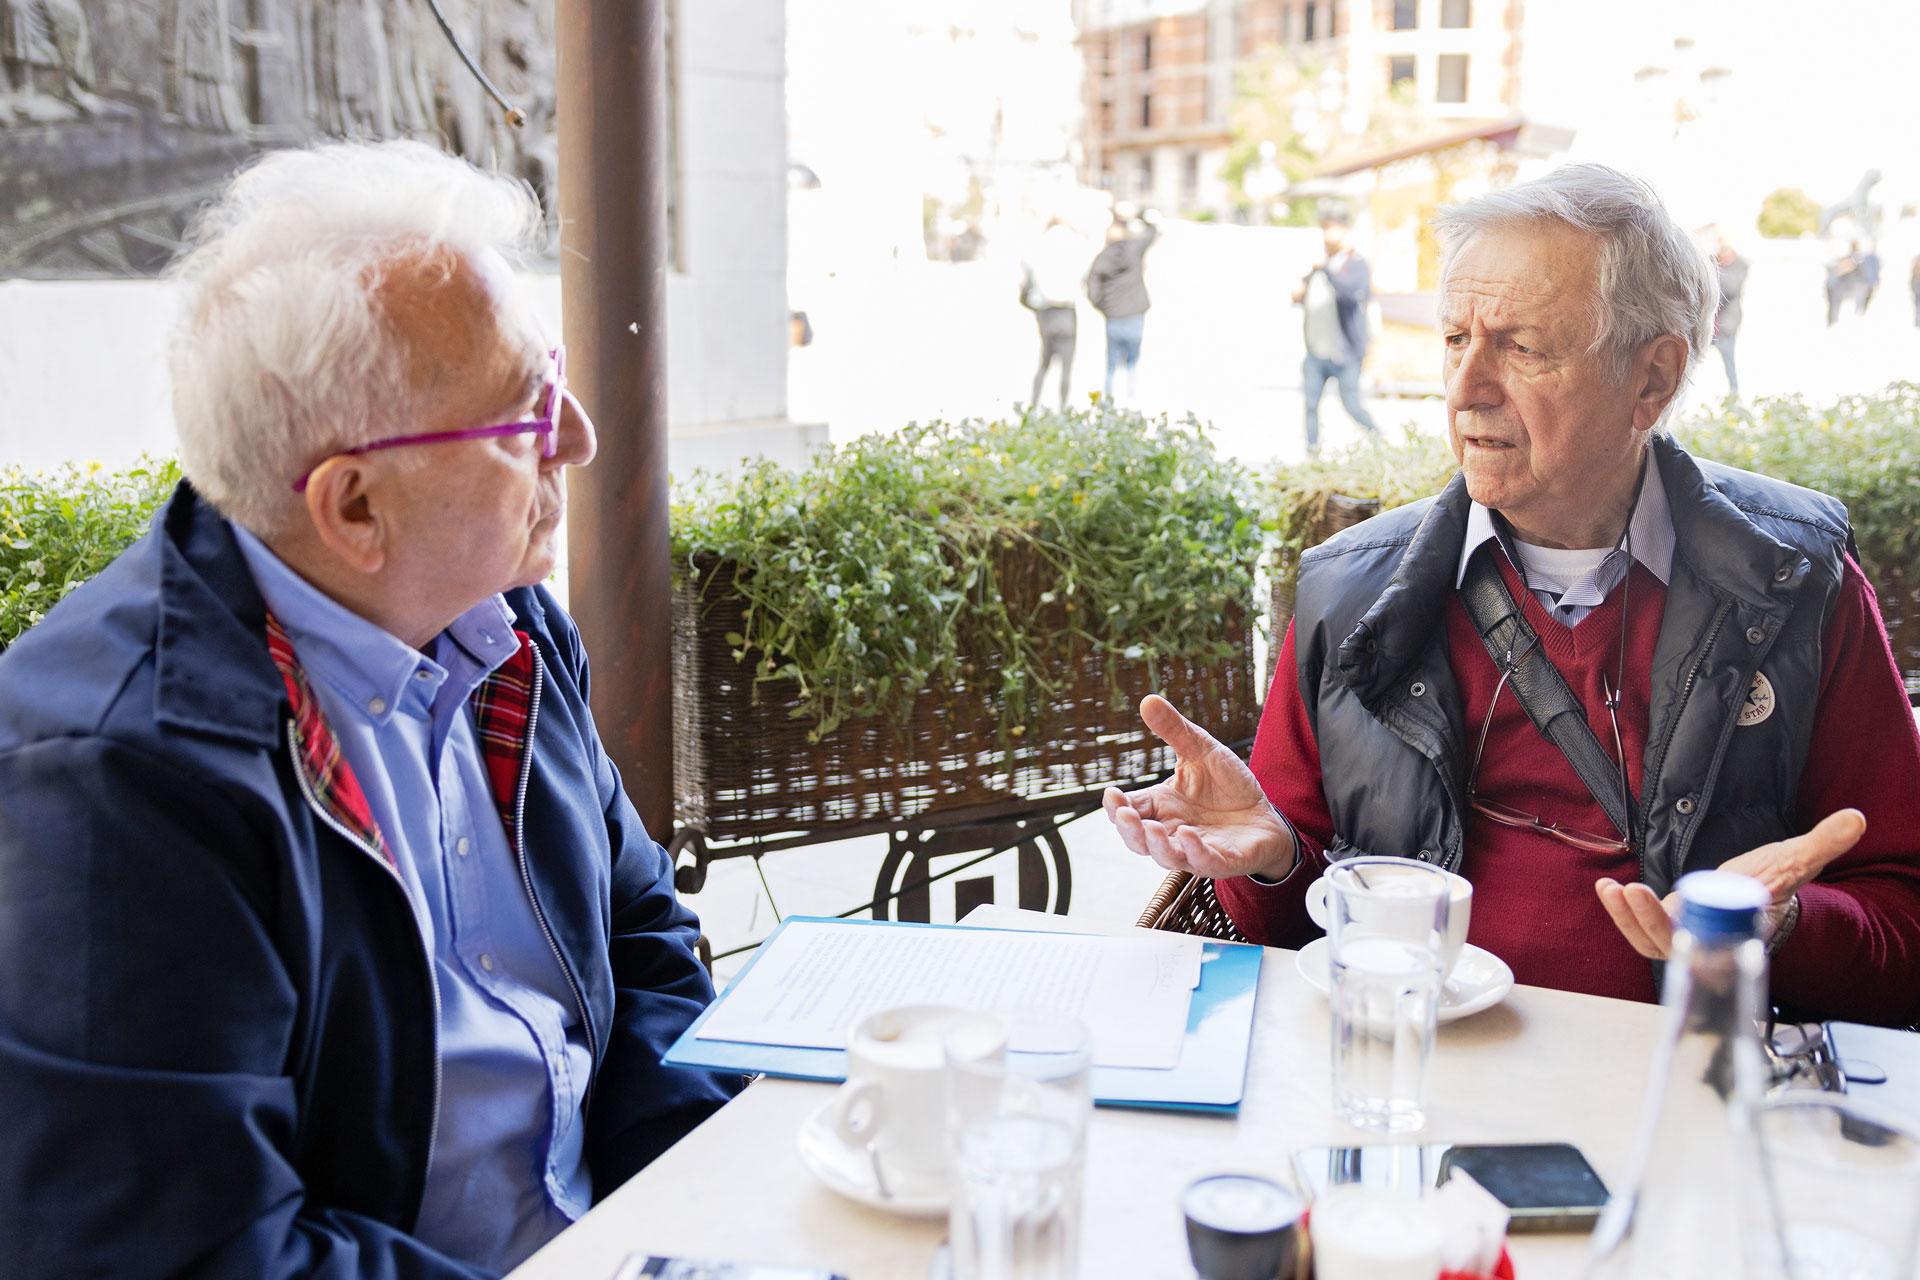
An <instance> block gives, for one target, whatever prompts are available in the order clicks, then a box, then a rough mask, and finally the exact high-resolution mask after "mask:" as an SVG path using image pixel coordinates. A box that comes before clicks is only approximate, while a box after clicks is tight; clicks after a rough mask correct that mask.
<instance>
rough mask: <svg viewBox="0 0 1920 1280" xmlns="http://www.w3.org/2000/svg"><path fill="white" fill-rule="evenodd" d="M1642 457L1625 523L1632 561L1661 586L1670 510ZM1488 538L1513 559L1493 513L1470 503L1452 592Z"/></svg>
mask: <svg viewBox="0 0 1920 1280" xmlns="http://www.w3.org/2000/svg"><path fill="white" fill-rule="evenodd" d="M1645 458H1646V461H1645V463H1644V465H1643V466H1642V468H1641V473H1640V497H1639V500H1638V501H1636V502H1635V503H1634V505H1633V519H1632V520H1631V521H1630V522H1629V523H1628V528H1629V529H1631V531H1632V533H1633V536H1632V537H1631V538H1629V539H1628V542H1629V544H1630V545H1631V546H1632V549H1633V558H1634V559H1635V560H1638V561H1639V562H1640V563H1641V564H1643V565H1645V566H1646V568H1647V572H1649V573H1651V574H1652V575H1653V576H1654V577H1656V578H1658V579H1660V581H1661V583H1662V584H1663V585H1664V584H1665V583H1666V582H1667V581H1668V580H1669V579H1670V578H1671V577H1672V576H1673V547H1674V534H1673V509H1672V508H1671V507H1670V506H1668V505H1667V488H1666V486H1665V485H1664V484H1662V483H1661V482H1660V467H1659V465H1658V464H1657V463H1656V462H1655V461H1654V458H1653V452H1652V450H1648V451H1647V453H1646V455H1645ZM1489 538H1491V539H1494V540H1496V541H1500V542H1501V549H1502V550H1504V551H1506V552H1507V558H1508V559H1509V560H1512V559H1514V556H1513V551H1512V549H1511V548H1510V547H1507V546H1506V544H1505V542H1504V540H1502V539H1501V534H1500V529H1499V526H1497V525H1496V524H1495V523H1494V520H1493V512H1492V511H1491V510H1489V509H1488V508H1487V507H1484V506H1482V505H1481V504H1480V503H1478V502H1475V503H1472V504H1471V505H1470V506H1469V507H1468V509H1467V536H1466V541H1465V542H1464V543H1462V544H1461V547H1460V563H1459V566H1458V568H1457V569H1456V570H1455V571H1454V575H1453V585H1454V588H1455V589H1456V590H1457V589H1458V588H1459V586H1460V584H1461V583H1463V582H1465V581H1466V580H1467V562H1468V561H1470V560H1472V559H1473V553H1474V552H1476V551H1478V550H1479V549H1480V547H1481V544H1482V543H1484V542H1486V541H1487V540H1488V539H1489Z"/></svg>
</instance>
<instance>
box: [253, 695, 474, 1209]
mask: <svg viewBox="0 0 1920 1280" xmlns="http://www.w3.org/2000/svg"><path fill="white" fill-rule="evenodd" d="M287 749H288V751H289V752H290V753H291V754H292V756H293V776H294V777H295V778H297V779H299V782H300V794H301V796H302V797H303V798H304V799H305V800H306V802H307V807H308V808H309V809H311V810H313V811H314V813H315V814H317V815H318V816H319V818H320V820H321V821H322V822H324V823H326V824H327V825H328V826H329V827H331V828H333V830H334V831H335V832H337V833H338V834H339V835H340V837H341V838H342V839H344V840H345V841H346V842H347V843H348V844H350V845H352V846H353V847H354V848H356V849H358V850H360V851H361V852H362V853H364V854H366V855H367V857H369V858H371V859H372V860H373V861H374V863H375V864H376V865H378V866H379V868H380V869H381V870H382V871H384V872H386V873H387V874H388V875H389V876H391V877H393V883H394V884H395V886H397V887H398V888H399V890H400V897H401V899H402V900H403V901H404V902H405V903H406V906H407V914H408V915H409V916H411V915H412V914H413V898H412V897H411V895H409V894H408V893H407V884H406V881H404V880H402V879H401V878H400V873H399V872H398V871H397V870H395V869H394V867H393V865H392V864H391V863H389V862H388V861H387V860H386V859H385V858H383V857H381V856H380V851H379V850H378V849H376V848H374V847H373V846H372V845H369V844H368V843H367V842H366V841H365V840H362V839H361V838H360V837H359V836H357V835H355V834H354V833H353V832H351V831H349V830H347V829H346V827H344V826H342V825H341V824H340V822H339V821H338V820H337V819H336V818H335V817H334V816H333V815H332V814H331V813H328V812H327V809H326V806H325V805H323V804H321V803H320V799H319V797H318V796H317V795H315V794H314V790H313V782H312V780H311V779H310V778H308V777H307V766H306V761H305V760H304V759H303V758H302V757H301V754H300V741H299V730H298V726H296V725H295V724H294V722H293V721H292V720H288V721H287ZM419 932H420V928H419V924H418V922H415V925H414V934H415V936H418V935H419ZM420 955H421V958H422V960H423V961H424V962H425V964H426V969H427V990H428V991H430V992H431V993H432V995H433V1031H432V1046H433V1111H432V1113H431V1114H432V1122H431V1125H430V1127H429V1128H428V1130H427V1163H426V1165H425V1167H424V1169H423V1170H422V1173H421V1185H422V1186H423V1187H424V1186H425V1185H426V1176H427V1174H429V1173H431V1172H432V1170H433V1153H434V1146H435V1144H436V1143H437V1141H438V1139H439V1137H440V979H439V978H438V977H437V976H436V975H435V974H434V971H433V957H432V956H430V955H428V954H427V947H426V939H425V938H421V939H420Z"/></svg>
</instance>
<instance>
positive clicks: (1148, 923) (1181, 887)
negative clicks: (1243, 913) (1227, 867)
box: [1140, 871, 1247, 942]
mask: <svg viewBox="0 0 1920 1280" xmlns="http://www.w3.org/2000/svg"><path fill="white" fill-rule="evenodd" d="M1140 927H1141V928H1143V929H1164V930H1166V931H1167V932H1168V933H1191V934H1196V935H1198V936H1199V937H1202V938H1219V939H1220V940H1221V941H1223V942H1245V941H1246V940H1247V937H1246V935H1245V934H1243V933H1241V932H1240V931H1239V930H1238V929H1236V928H1234V926H1233V920H1232V919H1231V918H1230V917H1228V915H1227V912H1226V908H1225V907H1222V906H1221V905H1220V899H1219V898H1217V897H1215V896H1214V893H1213V881H1211V880H1209V879H1207V878H1206V877H1205V876H1196V875H1194V874H1193V873H1192V872H1191V871H1169V872H1168V873H1167V878H1166V879H1165V880H1162V881H1161V882H1160V887H1159V888H1158V889H1156V890H1155V891H1154V894H1153V897H1152V898H1151V899H1150V900H1149V901H1148V902H1147V909H1146V910H1145V911H1142V912H1141V913H1140Z"/></svg>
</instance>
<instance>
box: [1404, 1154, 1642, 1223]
mask: <svg viewBox="0 0 1920 1280" xmlns="http://www.w3.org/2000/svg"><path fill="white" fill-rule="evenodd" d="M1455 1169H1464V1170H1466V1172H1467V1173H1468V1174H1469V1175H1471V1176H1472V1178H1473V1180H1474V1181H1475V1182H1477V1183H1479V1184H1480V1185H1481V1186H1483V1187H1485V1188H1486V1189H1487V1190H1488V1191H1489V1192H1491V1193H1492V1195H1493V1197H1494V1199H1496V1200H1498V1201H1499V1202H1500V1203H1501V1204H1504V1205H1506V1206H1507V1208H1508V1209H1509V1210H1510V1211H1511V1212H1512V1214H1513V1220H1512V1221H1511V1222H1509V1223H1508V1224H1507V1230H1508V1232H1509V1233H1514V1232H1523V1231H1591V1230H1593V1224H1594V1222H1595V1220H1597V1219H1598V1218H1599V1217H1600V1210H1601V1208H1602V1206H1604V1205H1605V1204H1606V1203H1607V1184H1606V1183H1604V1182H1602V1181H1600V1175H1599V1174H1597V1173H1595V1172H1594V1171H1593V1166H1592V1165H1590V1164H1588V1163H1587V1158H1586V1157H1585V1156H1583V1155H1581V1154H1580V1149H1579V1148H1578V1147H1575V1146H1573V1145H1572V1144H1570V1143H1565V1142H1530V1143H1517V1144H1511V1145H1497V1146H1471V1145H1460V1146H1453V1147H1449V1148H1448V1149H1447V1152H1446V1154H1445V1155H1443V1156H1441V1157H1440V1181H1441V1182H1445V1181H1446V1180H1447V1179H1448V1178H1449V1177H1451V1176H1453V1171H1454V1170H1455Z"/></svg>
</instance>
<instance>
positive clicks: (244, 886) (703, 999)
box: [0, 144, 739, 1277]
mask: <svg viewBox="0 0 1920 1280" xmlns="http://www.w3.org/2000/svg"><path fill="white" fill-rule="evenodd" d="M537 225H538V211H537V209H536V208H535V206H534V203H533V201H532V198H531V196H530V195H529V194H528V193H527V192H526V191H525V190H524V188H522V187H519V186H517V185H515V184H512V183H508V182H506V181H504V180H501V179H498V178H493V177H489V176H487V175H484V174H482V173H480V172H479V171H477V170H474V169H472V168H470V167H469V166H467V165H465V164H462V163H461V162H459V161H455V160H451V159H449V158H447V157H445V156H442V155H440V154H438V153H436V152H432V151H430V150H428V149H426V148H423V147H418V146H414V145H412V144H390V145H386V146H380V147H361V146H334V147H326V148H321V149H318V150H314V151H307V152H283V153H279V154H276V155H274V156H272V157H270V158H268V159H266V160H264V161H262V162H261V163H259V164H258V165H256V166H255V167H253V168H252V169H250V170H248V171H247V172H245V173H243V174H242V175H241V176H240V177H239V178H238V179H236V180H235V182H234V183H233V185H232V187H231V189H230V190H229V191H228V192H227V193H226V194H225V195H224V196H223V197H222V198H221V199H220V200H219V201H218V202H217V203H216V204H215V205H214V206H213V208H212V209H211V210H210V211H209V213H208V214H207V216H206V218H205V219H204V221H203V223H202V225H201V227H200V229H199V232H198V240H197V243H196V245H195V247H194V248H193V249H192V251H191V252H190V253H189V254H188V255H187V256H186V257H185V259H184V260H183V261H182V263H181V264H180V266H179V267H178V269H177V278H178V279H179V281H180V283H181V285H182V289H183V309H182V315H181V318H180V321H179V324H178V328H177V330H176V334H175V340H174V344H173V380H174V388H175V410H176V418H177V425H178V429H179V434H180V447H181V462H182V466H183V469H184V470H185V472H186V475H187V477H188V481H187V482H186V483H184V484H182V485H181V487H180V489H179V491H178V492H177V493H176V494H175V495H174V497H173V498H172V500H171V501H170V502H169V503H168V504H167V505H166V507H165V508H164V509H163V510H162V511H161V513H160V515H159V517H158V518H157V519H156V521H155V523H154V526H153V528H152V530H151V531H150V532H149V533H148V534H147V536H146V537H145V538H144V539H142V540H141V541H140V542H139V543H138V544H136V545H135V546H134V547H133V548H131V549H130V550H128V551H127V553H126V554H125V555H123V556H121V557H120V559H119V560H117V561H116V562H115V563H114V564H113V565H112V566H111V567H110V568H109V569H108V570H107V571H106V572H105V573H103V574H102V575H100V577H99V578H97V579H95V580H94V581H93V582H91V583H89V584H87V585H86V586H84V587H82V588H81V589H80V590H78V591H76V592H75V593H74V594H73V595H72V596H70V597H69V598H68V599H67V600H65V601H63V602H62V603H61V605H60V606H59V607H58V608H56V609H55V610H53V611H52V612H51V613H50V614H49V615H48V617H47V618H46V620H45V621H43V622H42V623H41V624H39V625H38V626H36V627H35V628H34V629H33V630H31V631H30V632H28V633H27V634H26V635H25V636H24V637H22V639H21V640H20V641H19V642H18V643H17V644H16V645H15V646H14V647H13V648H12V649H11V650H10V651H9V652H7V653H6V654H5V655H4V656H0V1114H4V1115H5V1116H6V1117H7V1120H6V1123H5V1124H4V1125H0V1240H5V1241H6V1242H7V1244H6V1246H5V1249H6V1252H7V1255H8V1262H7V1273H8V1275H10V1276H19V1277H41V1276H55V1275H61V1276H65V1275H78V1274H88V1275H94V1274H98V1275H125V1276H132V1275H168V1276H199V1275H205V1276H213V1275H234V1276H240V1275H244V1276H250V1277H252V1276H258V1277H292V1276H329V1277H400V1276H408V1277H441V1276H444V1277H455V1276H459V1277H473V1276H485V1275H496V1274H499V1273H500V1272H503V1271H505V1270H507V1269H509V1268H510V1267H512V1266H514V1265H515V1264H516V1263H518V1262H519V1261H520V1260H521V1259H523V1258H525V1257H526V1256H527V1255H528V1254H530V1253H532V1252H533V1251H534V1250H535V1249H537V1248H538V1247H539V1246H540V1245H541V1244H543V1243H545V1242H546V1241H547V1240H548V1239H550V1238H552V1237H553V1236H554V1235H555V1234H557V1233H558V1232H559V1231H560V1230H562V1229H563V1228H564V1227H565V1226H566V1225H567V1224H568V1223H570V1222H572V1221H573V1220H574V1219H576V1218H578V1217H579V1216H580V1215H581V1214H583V1213H585V1212H586V1211H587V1209H588V1208H589V1207H590V1206H591V1205H592V1203H593V1202H594V1201H595V1200H596V1199H597V1198H599V1197H602V1196H605V1195H606V1194H608V1193H609V1192H611V1191H613V1190H614V1189H615V1188H616V1187H618V1186H619V1185H620V1183H621V1182H622V1181H624V1180H625V1179H626V1178H627V1177H628V1176H629V1175H630V1174H632V1173H633V1172H634V1171H636V1170H637V1169H639V1168H640V1167H641V1166H643V1165H644V1164H646V1163H647V1162H648V1161H649V1160H651V1159H652V1158H653V1157H654V1156H655V1155H657V1154H658V1153H659V1152H661V1151H663V1150H664V1149H665V1148H666V1147H667V1146H669V1145H670V1144H671V1143H673V1142H674V1141H675V1140H677V1139H678V1138H679V1137H680V1136H681V1135H683V1134H684V1133H686V1132H687V1131H688V1130H689V1129H690V1128H692V1127H693V1126H694V1125H696V1124H698V1123H699V1122H700V1120H701V1119H703V1118H704V1117H705V1116H707V1115H708V1114H710V1113H711V1112H712V1111H713V1110H714V1109H715V1108H716V1107H718V1106H719V1105H721V1104H722V1103H723V1102H724V1101H725V1100H726V1099H727V1098H728V1097H729V1096H730V1095H731V1093H732V1092H733V1091H734V1090H735V1089H736V1088H737V1087H738V1085H739V1080H738V1078H737V1077H732V1076H725V1075H712V1074H708V1073H704V1072H696V1071H683V1070H678V1069H674V1068H669V1067H665V1066H664V1065H663V1064H662V1063H661V1061H660V1058H661V1055H662V1053H663V1051H664V1050H665V1048H666V1047H667V1046H668V1045H669V1044H671V1043H672V1041H673V1040H674V1039H675V1038H676V1037H677V1036H678V1035H679V1034H680V1033H681V1032H682V1031H683V1030H684V1029H685V1028H686V1027H687V1025H688V1024H689V1023H690V1022H691V1021H692V1020H693V1018H694V1017H695V1016H696V1015H697V1014H698V1013H699V1012H700V1010H701V1009H702V1008H703V1007H704V1006H705V1005H706V1004H707V1003H708V1002H709V1001H710V1000H711V999H712V996H713V990H712V987H711V985H710V984H709V981H708V978H707V975H706V973H705V971H704V970H703V969H702V968H701V966H700V964H699V962H698V960H697V959H696V957H695V954H694V944H695V941H696V939H697V935H698V924H697V922H696V920H695V919H694V917H693V915H692V914H691V913H690V912H689V911H687V910H686V909H685V908H684V907H682V906H681V905H680V904H679V903H678V902H677V901H676V900H675V897H674V893H673V889H672V881H671V867H670V863H669V860H668V859H667V857H666V855H665V853H664V852H663V851H662V849H661V848H660V846H659V845H658V844H656V843H655V842H654V841H653V839H652V838H650V836H649V835H648V833H647V832H646V831H645V830H644V829H643V828H642V826H641V824H640V821H639V818H638V816H637V815H636V814H635V812H634V810H633V807H632V806H631V804H630V803H629V802H628V800H627V798H626V795H625V793H624V792H623V790H622V788H621V785H620V778H619V775H618V774H617V773H616V772H615V770H614V768H613V765H612V764H611V763H610V762H609V760H608V759H607V755H606V753H605V751H604V750H603V749H602V747H601V743H600V739H599V736H598V734H597V732H596V731H595V728H594V725H593V720H592V717H591V715H590V714H589V711H588V706H587V697H586V688H587V665H586V655H585V654H584V653H583V652H582V650H581V647H580V640H579V636H578V634H577V633H576V631H575V630H574V627H573V624H572V622H571V621H570V620H569V619H568V617H567V615H566V613H565V612H564V611H563V610H562V609H561V608H560V606H559V605H558V603H557V602H556V601H555V600H554V598H553V597H552V596H551V595H550V594H549V593H548V592H547V590H546V588H545V587H544V586H542V585H541V583H542V581H543V580H544V579H545V578H546V576H547V575H548V573H549V572H551V570H552V568H553V564H554V556H555V546H554V541H555V538H556V536H557V534H558V533H559V529H560V524H561V520H562V518H563V514H564V510H565V502H566V490H565V486H564V481H563V475H564V472H565V469H566V468H567V467H569V466H584V465H585V464H586V463H587V462H589V461H590V460H591V459H592V457H593V453H594V433H593V424H592V423H591V422H590V421H589V420H588V418H587V415H586V413H585V411H584V410H583V409H582V408H581V406H580V404H579V403H578V401H576V400H575V399H574V398H573V397H572V396H571V395H570V394H569V393H568V392H567V390H566V383H565V379H564V362H565V355H564V352H562V351H559V350H557V349H552V348H550V347H549V345H548V344H546V343H545V342H542V341H541V340H540V339H539V338H538V336H537V335H536V331H535V328H534V326H533V324H532V323H531V321H530V318H529V316H528V315H527V313H526V311H525V309H524V308H523V307H522V305H521V304H520V303H519V302H518V301H517V300H516V296H515V293H514V286H513V280H512V277H511V274H510V272H509V269H508V260H507V255H508V254H509V253H511V252H513V251H514V250H515V249H516V247H518V246H520V245H523V244H524V243H525V242H526V239H527V237H528V235H529V234H530V233H531V232H532V231H533V229H534V228H535V227H537Z"/></svg>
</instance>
